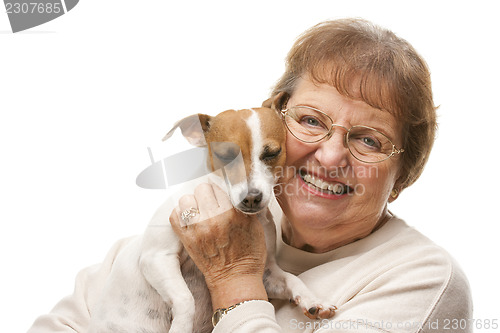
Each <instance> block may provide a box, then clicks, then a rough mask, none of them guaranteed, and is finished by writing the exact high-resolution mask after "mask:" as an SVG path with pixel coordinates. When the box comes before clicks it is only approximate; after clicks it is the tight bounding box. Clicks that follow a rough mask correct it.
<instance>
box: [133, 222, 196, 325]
mask: <svg viewBox="0 0 500 333" xmlns="http://www.w3.org/2000/svg"><path fill="white" fill-rule="evenodd" d="M166 228H169V227H166ZM163 231H165V230H163ZM170 231H171V232H172V234H173V231H172V230H171V229H170ZM169 236H170V237H168V238H167V239H165V238H163V240H162V242H165V243H164V244H168V249H166V248H164V249H162V250H161V251H157V250H155V251H150V252H148V251H145V252H143V253H142V255H141V258H140V268H141V271H142V274H143V275H144V277H145V278H146V280H147V281H148V282H149V283H150V284H151V286H152V287H153V288H154V289H156V291H157V292H158V293H159V294H160V295H161V297H162V298H163V300H164V301H165V302H166V303H167V304H168V305H169V306H170V307H171V308H172V317H173V318H172V324H171V326H170V330H169V332H170V333H191V332H193V323H194V316H195V301H194V298H193V295H192V294H191V291H190V290H189V288H188V286H187V284H186V282H185V280H184V278H183V277H182V273H181V262H180V260H179V256H180V253H182V251H183V248H182V244H181V242H180V241H179V239H178V238H177V237H175V235H169Z"/></svg>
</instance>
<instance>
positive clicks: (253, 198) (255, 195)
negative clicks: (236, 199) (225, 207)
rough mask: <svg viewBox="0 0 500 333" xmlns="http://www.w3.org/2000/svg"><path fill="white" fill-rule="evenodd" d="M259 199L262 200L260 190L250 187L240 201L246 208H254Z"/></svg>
mask: <svg viewBox="0 0 500 333" xmlns="http://www.w3.org/2000/svg"><path fill="white" fill-rule="evenodd" d="M261 201H262V192H261V191H259V190H255V189H252V190H250V191H248V194H247V196H246V197H245V199H243V200H242V201H241V203H242V204H243V206H245V207H246V208H255V207H257V206H258V205H259V204H260V202H261Z"/></svg>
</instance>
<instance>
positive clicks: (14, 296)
mask: <svg viewBox="0 0 500 333" xmlns="http://www.w3.org/2000/svg"><path fill="white" fill-rule="evenodd" d="M173 3H174V2H173V1H165V0H162V1H160V0H158V1H129V0H106V1H89V0H81V1H80V3H79V4H78V5H77V6H76V7H75V8H74V9H73V10H72V11H70V12H69V13H68V14H66V15H64V16H62V17H60V18H58V19H56V20H54V21H52V22H49V23H47V24H44V25H41V26H39V27H36V28H33V29H31V30H29V31H27V32H24V33H17V34H12V33H11V32H10V26H9V22H8V19H7V15H6V14H4V13H3V8H2V7H0V8H2V10H1V11H2V12H1V13H0V152H1V153H0V199H1V200H0V222H1V228H2V230H1V232H0V246H1V248H0V255H1V264H2V273H1V275H0V279H1V283H0V305H1V309H0V313H1V317H2V325H3V328H2V331H5V332H7V331H8V332H15V331H19V332H22V331H26V330H27V329H28V327H29V326H30V325H31V323H32V322H33V320H34V319H35V318H36V317H37V316H38V315H40V314H42V313H46V312H48V311H49V310H50V309H51V307H52V306H53V305H54V304H55V303H56V302H57V301H58V300H59V299H61V298H62V297H63V296H65V295H67V294H69V293H71V292H72V289H73V282H74V277H75V275H76V273H77V272H78V271H79V270H80V269H81V268H83V267H85V266H87V265H90V264H93V263H97V262H99V261H101V260H102V259H103V258H104V255H105V254H106V252H107V250H108V249H109V248H110V246H111V245H112V244H113V243H114V241H116V240H118V239H119V238H121V237H125V236H128V235H132V234H136V233H140V232H142V230H143V229H144V227H145V226H146V224H147V223H148V220H149V218H150V217H151V215H152V214H153V212H154V211H155V209H156V207H157V206H158V205H159V204H160V203H161V202H162V201H163V199H164V197H165V195H166V193H165V191H153V190H144V189H141V188H139V187H137V186H136V185H135V177H136V176H137V174H138V173H139V172H140V171H142V170H143V168H145V167H146V166H147V165H149V163H150V161H149V156H148V153H147V150H146V148H147V147H148V146H151V145H155V144H156V143H158V142H159V141H160V140H161V138H162V137H163V135H164V134H165V133H166V131H167V130H168V129H170V127H171V125H172V124H173V122H174V121H175V120H177V119H180V118H181V117H183V116H185V115H189V114H193V113H197V112H204V113H209V114H216V113H218V112H219V111H222V110H225V109H229V108H246V107H252V106H258V105H260V103H261V102H262V100H264V99H265V98H266V97H267V96H268V94H269V91H270V89H271V87H272V85H273V84H274V83H275V81H276V80H277V79H278V78H279V76H280V75H281V73H282V71H283V69H284V62H283V60H284V58H285V55H286V53H287V51H288V49H289V48H290V47H291V45H292V43H293V41H294V39H295V38H296V37H297V36H298V35H299V34H300V33H301V32H303V31H304V30H305V29H306V28H309V27H310V26H312V25H314V24H316V23H318V22H320V21H322V20H325V19H330V18H341V17H363V18H366V19H369V20H372V21H374V22H375V23H378V24H380V25H382V26H385V27H388V28H390V29H391V30H393V31H394V32H395V33H397V34H398V35H400V36H401V37H403V38H405V39H407V40H408V41H410V42H411V43H412V44H413V45H414V47H415V48H416V49H417V50H418V51H419V52H420V53H421V54H422V55H423V56H424V58H425V59H426V60H427V62H428V64H429V66H430V68H431V71H432V78H433V85H434V93H435V101H436V104H438V105H440V106H441V107H440V109H439V122H440V130H439V137H438V139H437V142H436V145H435V148H434V151H433V153H432V156H431V160H430V162H429V164H428V166H427V168H426V171H425V172H424V175H423V176H422V178H421V179H420V180H419V181H418V182H417V183H416V184H415V185H414V186H412V187H411V188H409V189H407V190H406V191H404V192H403V193H402V195H401V196H400V197H399V199H398V200H397V201H396V203H394V204H392V205H391V210H392V211H393V212H394V213H396V214H397V215H399V216H401V217H403V218H404V219H405V220H406V221H407V222H408V224H410V225H413V226H415V227H416V228H417V229H419V230H420V231H421V232H423V233H424V234H426V235H427V236H428V237H429V238H431V239H433V240H434V241H435V242H437V243H438V244H439V245H441V246H443V247H444V248H446V249H447V250H448V251H449V252H450V253H451V254H452V255H453V256H454V257H455V258H456V259H457V261H458V262H459V263H460V265H461V266H462V268H463V269H464V271H465V272H466V274H467V275H468V277H469V280H470V284H471V288H472V293H473V297H474V302H475V304H474V307H475V311H474V318H476V319H482V320H484V319H499V318H500V311H499V308H500V307H499V305H498V296H499V287H498V282H497V281H498V279H497V276H496V275H497V274H496V272H497V271H498V270H497V265H498V259H497V256H498V254H499V253H500V246H499V243H500V240H499V235H498V231H499V223H500V218H499V217H498V209H499V203H498V198H499V195H498V193H497V192H498V188H499V186H500V182H499V180H498V172H499V171H498V165H497V162H498V142H499V141H498V129H499V126H500V125H499V124H500V116H499V113H500V109H499V103H498V96H499V83H498V82H499V77H500V69H499V67H500V66H499V59H498V57H499V55H498V48H497V46H495V45H496V44H498V33H499V32H500V23H499V19H498V10H497V9H496V8H497V7H496V5H495V1H489V2H486V1H474V2H472V1H469V2H463V1H447V2H445V1H441V2H439V1H434V0H432V1H418V2H415V1H412V2H409V1H333V0H330V1H315V0H309V1H303V0H302V1H290V0H289V1H269V0H266V1H255V0H254V1H247V2H241V3H240V2H236V1H232V2H230V1H226V2H222V1H183V2H182V4H180V3H181V2H180V1H178V2H175V3H176V4H173ZM494 158H495V159H494ZM476 331H481V330H476ZM485 331H486V330H485Z"/></svg>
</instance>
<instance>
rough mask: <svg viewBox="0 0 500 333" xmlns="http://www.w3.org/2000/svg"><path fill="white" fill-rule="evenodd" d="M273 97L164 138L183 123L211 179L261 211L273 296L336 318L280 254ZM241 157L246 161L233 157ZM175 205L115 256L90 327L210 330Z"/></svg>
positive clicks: (179, 332) (279, 144) (277, 122)
mask: <svg viewBox="0 0 500 333" xmlns="http://www.w3.org/2000/svg"><path fill="white" fill-rule="evenodd" d="M266 102H267V101H266ZM266 102H264V103H266ZM267 103H268V104H267V105H266V104H264V105H266V106H269V107H261V108H255V109H245V110H239V111H235V110H228V111H225V112H222V113H220V114H219V115H217V116H215V117H211V116H208V115H203V114H195V115H192V116H190V117H187V118H185V119H182V120H180V121H179V122H177V123H176V124H175V125H174V127H173V128H172V129H171V130H170V131H169V133H168V134H167V135H166V136H165V138H164V140H165V139H167V138H169V137H170V136H171V135H172V133H173V131H174V130H175V129H176V128H180V129H181V131H182V134H183V135H184V137H186V138H187V140H188V141H189V142H190V143H191V144H193V145H195V146H204V145H206V146H208V150H209V155H208V156H209V158H208V161H207V162H208V165H209V167H210V168H211V169H212V170H218V171H219V172H218V174H219V176H220V177H219V176H216V177H214V178H215V179H214V180H213V181H214V182H215V183H216V184H217V183H219V184H221V186H220V187H221V188H222V189H224V188H226V187H229V193H228V195H229V197H230V199H231V203H232V204H233V206H234V207H235V208H236V209H238V210H240V211H242V212H243V213H246V214H259V220H260V221H261V223H262V224H263V227H264V231H265V234H266V246H267V263H266V268H265V272H266V274H265V276H264V285H265V287H266V291H267V293H268V296H269V298H270V299H285V300H290V301H291V302H292V303H294V304H296V305H298V306H300V307H301V309H302V310H303V312H304V314H305V315H306V316H308V317H309V318H312V319H318V318H330V317H332V316H333V315H334V313H335V310H336V307H334V306H331V305H327V304H325V303H322V302H321V301H320V300H319V299H318V298H316V297H315V296H314V295H312V293H311V292H310V291H309V289H308V288H307V287H306V286H305V285H304V283H303V282H302V281H301V280H300V279H299V278H298V277H296V276H294V275H292V274H290V273H287V272H284V271H283V270H282V269H281V268H280V267H279V266H278V265H277V263H276V260H275V250H276V226H275V224H274V221H273V220H272V215H271V213H270V212H269V210H268V209H267V206H268V204H269V201H270V199H271V198H272V196H273V187H274V186H275V183H276V181H277V178H278V176H279V175H278V173H279V172H282V171H283V169H282V168H283V167H284V163H285V137H286V132H285V128H284V126H283V124H282V121H281V118H280V116H279V114H278V112H277V111H276V110H275V109H274V108H270V107H271V105H270V104H271V103H269V102H267ZM200 123H201V127H200ZM238 157H239V158H240V162H241V163H237V162H235V161H237V160H238ZM242 165H244V168H242V167H241V166H242ZM221 170H224V172H223V175H221V172H220V171H221ZM241 170H243V171H241ZM214 174H217V172H215V173H214ZM173 209H174V207H172V205H171V204H170V205H167V204H164V205H163V206H161V207H160V208H159V209H158V211H157V212H156V213H155V215H154V216H153V218H152V220H151V222H150V224H149V226H148V228H147V229H146V231H145V233H144V234H143V235H142V236H140V237H137V238H136V239H134V240H133V241H132V242H131V243H130V244H129V245H127V247H125V248H124V249H123V250H122V251H121V252H120V254H119V255H118V256H117V257H116V260H115V262H114V264H113V268H112V270H111V272H110V274H109V277H108V279H107V281H106V284H105V286H104V288H103V291H102V299H101V301H100V302H99V303H98V305H97V307H96V310H95V311H92V312H91V323H90V326H89V330H88V332H90V333H109V332H134V333H135V332H148V333H150V332H151V333H153V332H154V333H157V332H158V333H159V332H170V333H190V332H196V333H204V332H211V331H212V329H213V327H212V321H211V315H212V305H211V298H210V294H209V291H208V289H207V286H206V284H205V279H204V277H203V275H202V274H201V272H200V271H199V270H198V268H197V267H196V265H195V264H194V263H193V261H192V260H191V259H190V258H189V256H188V255H187V252H186V251H185V250H184V248H183V246H182V244H181V242H180V241H179V239H178V238H177V236H176V235H175V233H174V232H173V230H172V227H171V225H170V222H169V216H170V214H171V212H172V210H173ZM190 214H196V212H195V211H192V212H185V213H184V218H183V219H185V218H187V219H189V217H190ZM201 223H202V222H201Z"/></svg>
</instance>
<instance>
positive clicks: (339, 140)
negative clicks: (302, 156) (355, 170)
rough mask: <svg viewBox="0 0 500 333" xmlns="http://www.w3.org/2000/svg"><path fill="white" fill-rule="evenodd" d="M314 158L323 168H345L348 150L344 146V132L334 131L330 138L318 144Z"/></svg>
mask: <svg viewBox="0 0 500 333" xmlns="http://www.w3.org/2000/svg"><path fill="white" fill-rule="evenodd" d="M314 156H315V157H316V159H317V160H318V162H320V163H321V165H322V166H324V167H346V166H347V165H348V156H349V149H347V146H346V144H345V132H344V131H342V130H339V129H337V130H335V131H334V132H333V134H332V135H331V136H330V137H327V138H326V139H325V140H324V141H321V142H320V143H319V145H318V148H317V149H316V152H315V154H314Z"/></svg>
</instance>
